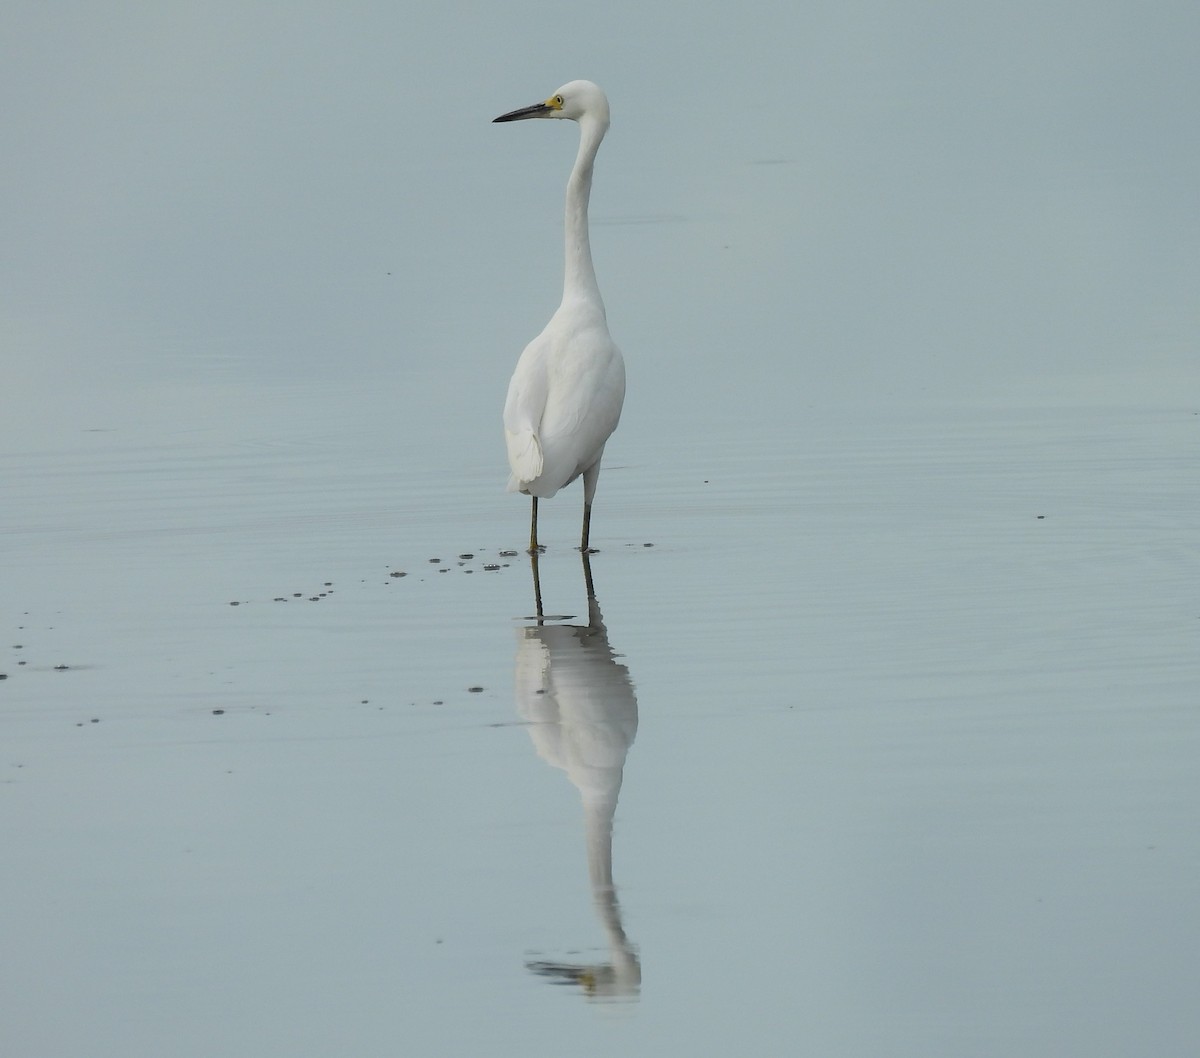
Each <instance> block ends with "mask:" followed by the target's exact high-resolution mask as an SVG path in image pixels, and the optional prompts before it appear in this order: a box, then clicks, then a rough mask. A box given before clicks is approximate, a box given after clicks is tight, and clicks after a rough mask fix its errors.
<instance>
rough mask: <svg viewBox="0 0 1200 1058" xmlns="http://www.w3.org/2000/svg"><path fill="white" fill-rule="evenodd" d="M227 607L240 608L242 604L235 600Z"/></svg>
mask: <svg viewBox="0 0 1200 1058" xmlns="http://www.w3.org/2000/svg"><path fill="white" fill-rule="evenodd" d="M229 605H230V606H241V605H242V604H241V603H240V602H238V601H237V600H236V599H234V600H233V602H231V603H230V604H229Z"/></svg>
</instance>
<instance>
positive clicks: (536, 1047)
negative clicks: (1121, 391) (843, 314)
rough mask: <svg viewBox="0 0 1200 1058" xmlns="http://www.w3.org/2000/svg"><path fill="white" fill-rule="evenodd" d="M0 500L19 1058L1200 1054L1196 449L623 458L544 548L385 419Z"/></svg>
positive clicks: (1152, 429)
mask: <svg viewBox="0 0 1200 1058" xmlns="http://www.w3.org/2000/svg"><path fill="white" fill-rule="evenodd" d="M208 396H209V398H210V400H209V402H208V404H207V406H204V405H205V402H204V401H202V400H200V401H198V402H197V404H198V405H199V406H198V407H195V408H192V409H191V410H187V411H184V412H181V413H180V414H179V415H178V416H173V415H166V414H163V415H160V416H158V417H146V418H143V419H142V420H141V421H133V422H130V421H128V420H125V419H118V420H116V421H115V422H105V421H98V422H95V423H94V424H91V423H76V424H74V425H73V427H72V428H71V429H47V430H46V431H44V432H43V433H42V434H39V435H35V436H31V437H28V438H26V439H25V440H24V442H23V443H22V444H20V445H18V446H16V448H15V450H14V451H13V453H12V454H10V455H9V456H7V457H5V458H4V460H3V463H2V470H3V476H4V479H5V482H6V485H5V491H6V494H7V495H6V501H5V514H4V518H3V526H2V529H3V532H2V534H0V545H2V546H3V550H4V555H5V567H6V573H5V588H4V610H3V615H2V619H3V621H4V637H5V638H4V649H3V652H2V654H0V658H2V661H0V671H2V672H3V673H4V674H5V675H6V677H7V678H6V679H5V680H4V681H2V682H0V708H2V710H3V711H2V713H0V725H2V728H3V732H4V736H3V746H4V752H3V757H2V759H0V766H2V767H3V773H2V774H3V785H2V787H0V797H2V798H3V802H4V809H3V812H2V813H0V819H2V820H3V822H2V823H0V830H2V833H3V837H4V844H5V847H6V848H7V849H8V850H9V852H8V866H7V868H6V869H5V871H4V872H3V877H2V880H0V897H2V899H0V906H2V907H3V911H0V921H2V922H3V934H4V936H5V949H6V951H7V952H8V953H9V955H8V958H7V959H6V960H5V968H4V971H3V982H2V983H3V988H2V991H3V994H4V996H5V1000H4V1009H5V1016H4V1028H3V1030H0V1033H2V1036H3V1039H4V1043H5V1046H4V1050H5V1052H6V1053H10V1054H14V1055H52V1054H55V1055H57V1054H89V1055H130V1054H172V1055H177V1056H182V1055H211V1054H214V1053H229V1054H254V1055H257V1056H263V1055H274V1054H279V1055H310V1054H311V1055H323V1054H331V1053H355V1054H384V1053H397V1054H428V1055H440V1054H446V1055H451V1054H484V1053H487V1054H494V1055H523V1056H525V1055H542V1054H545V1055H550V1054H561V1053H563V1052H564V1051H569V1052H573V1053H580V1054H596V1055H608V1054H613V1055H615V1054H650V1053H656V1054H693V1055H727V1054H735V1053H750V1054H765V1053H782V1051H781V1050H780V1048H781V1047H782V1048H783V1050H785V1051H787V1052H788V1053H804V1052H807V1051H811V1052H813V1053H819V1054H827V1055H883V1054H888V1055H914V1056H916V1055H921V1056H928V1055H932V1054H944V1055H961V1054H976V1055H981V1054H995V1055H1011V1054H1054V1055H1058V1056H1064V1055H1081V1056H1082V1055H1087V1056H1097V1055H1125V1054H1133V1053H1142V1054H1155V1055H1183V1054H1186V1053H1189V1052H1190V1049H1191V1048H1192V1046H1193V1045H1194V1041H1195V1039H1196V1037H1197V1034H1198V1033H1200V1017H1198V1016H1197V1014H1196V1013H1195V1012H1194V1010H1195V1003H1194V996H1195V994H1196V992H1197V990H1198V988H1200V974H1198V973H1197V963H1196V956H1195V953H1196V951H1197V949H1198V948H1200V928H1198V923H1200V915H1198V914H1197V911H1196V907H1197V904H1196V898H1195V897H1196V891H1195V879H1196V877H1197V874H1198V872H1200V850H1198V844H1197V840H1196V810H1197V788H1198V787H1197V778H1198V776H1197V771H1196V760H1197V755H1198V751H1200V737H1198V736H1200V722H1198V720H1197V713H1196V706H1195V699H1196V689H1197V686H1200V650H1198V649H1197V645H1196V644H1197V632H1198V630H1200V623H1198V622H1200V610H1198V609H1197V604H1196V587H1197V581H1196V573H1195V570H1196V559H1197V550H1196V540H1197V529H1198V528H1200V525H1198V522H1200V503H1198V501H1197V492H1196V487H1195V486H1196V477H1195V467H1196V465H1197V462H1196V457H1197V454H1198V451H1197V449H1198V439H1200V419H1198V418H1197V416H1196V414H1195V413H1194V411H1193V410H1192V409H1182V408H1180V409H1176V408H1169V407H1141V406H1138V407H1132V406H1131V407H1124V408H1103V409H1093V408H1074V409H1053V410H1051V409H1021V408H1010V409H999V410H997V409H991V410H985V411H976V412H969V413H968V412H962V411H956V412H948V411H945V410H940V411H939V410H931V409H916V408H914V409H912V410H910V411H900V412H897V411H892V412H889V413H886V414H881V413H878V412H876V411H871V410H868V409H861V408H860V409H852V408H847V409H842V410H826V411H823V412H821V413H819V414H818V413H815V412H814V413H812V414H810V415H806V416H804V417H802V418H801V420H800V421H799V422H798V423H797V424H796V425H794V426H793V425H788V426H786V427H782V426H781V427H779V428H776V429H774V430H772V429H771V428H769V427H766V428H764V429H763V430H762V431H761V432H760V433H759V434H749V435H744V436H743V437H742V438H741V439H740V440H739V441H738V442H737V443H734V444H730V443H729V441H728V440H727V439H725V440H723V441H721V442H720V443H718V441H717V440H713V439H708V438H706V437H705V436H704V435H700V434H696V435H695V436H691V435H689V434H688V432H687V431H686V430H685V431H682V432H681V440H679V441H677V442H673V443H671V444H669V445H666V446H663V445H662V444H661V443H659V444H657V445H654V444H650V443H648V442H647V439H646V431H647V430H648V429H649V427H647V426H646V425H641V426H639V425H638V423H637V422H636V420H635V421H633V422H632V423H630V424H628V425H627V426H625V427H623V428H622V430H623V433H622V434H619V435H618V438H619V439H620V440H619V441H614V443H613V445H612V446H611V450H610V459H609V464H608V469H607V470H606V471H605V474H604V476H603V478H602V481H601V485H600V492H599V498H598V500H597V508H596V519H595V522H594V534H595V537H596V542H597V544H598V546H599V549H600V551H599V553H598V554H597V555H595V556H594V557H593V558H592V561H591V564H590V565H591V569H590V573H591V577H592V583H593V586H594V598H593V599H592V600H591V601H590V602H589V596H588V590H587V581H586V578H585V569H584V567H583V564H582V562H581V559H580V556H579V555H578V554H577V553H576V552H574V551H572V550H571V543H572V541H573V540H574V539H575V538H576V535H577V531H578V526H577V520H578V504H579V502H580V501H579V496H578V495H577V487H575V488H573V489H572V490H571V491H569V492H568V493H565V494H563V495H562V496H561V497H560V498H559V499H557V500H556V501H554V502H553V503H552V504H548V505H546V506H545V508H544V511H545V514H544V531H545V534H546V538H547V541H548V543H549V544H550V548H549V550H548V552H547V554H546V555H545V556H544V557H543V558H542V559H541V561H540V563H539V569H538V574H539V584H540V588H541V592H542V596H543V603H544V610H545V613H546V614H547V615H549V618H550V619H549V620H547V621H545V622H543V623H540V624H539V623H538V622H537V621H536V620H534V619H533V614H534V611H535V601H534V591H533V581H532V577H531V569H530V565H529V560H528V558H527V556H525V555H524V554H523V553H510V552H516V551H517V549H518V548H519V547H520V544H521V541H522V538H523V536H524V534H525V532H526V516H527V512H526V509H525V501H524V500H520V499H517V498H515V497H512V496H506V495H504V494H503V492H502V491H501V490H502V487H503V481H504V471H503V467H502V466H501V465H500V463H501V462H502V458H503V457H502V450H501V446H500V444H499V440H498V437H496V438H492V436H491V431H490V427H489V431H488V432H487V434H486V435H487V437H488V439H489V440H488V444H491V445H492V447H491V448H488V447H487V446H484V445H480V446H478V447H477V446H475V445H474V443H473V441H474V439H473V438H471V439H469V440H471V442H472V443H466V442H463V443H461V444H460V445H459V446H458V447H449V448H447V447H442V448H440V449H439V455H438V458H437V460H436V462H434V461H431V460H429V459H427V458H426V457H425V456H424V454H423V452H424V451H425V450H424V449H422V448H421V447H420V446H418V445H413V444H411V443H410V442H409V440H408V432H407V431H406V430H405V428H404V427H403V425H401V424H400V422H399V421H398V420H397V419H396V418H395V417H394V416H392V415H390V414H389V413H388V412H387V410H386V408H385V407H384V406H383V405H382V404H379V405H378V406H376V405H372V404H371V403H370V402H369V401H368V403H367V404H366V405H365V406H364V405H363V404H362V398H361V395H351V394H349V392H348V391H338V390H336V389H334V390H325V391H320V392H318V391H317V390H315V389H306V388H304V387H294V388H292V389H289V390H280V391H277V392H273V393H271V394H269V399H268V400H264V401H263V402H262V404H261V405H260V406H259V408H258V413H257V414H256V415H254V416H243V415H241V414H240V413H239V412H237V411H235V410H232V409H230V408H229V407H227V406H225V405H223V404H222V395H221V394H220V393H219V392H214V393H212V394H209V395H208Z"/></svg>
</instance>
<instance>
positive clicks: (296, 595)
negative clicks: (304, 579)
mask: <svg viewBox="0 0 1200 1058" xmlns="http://www.w3.org/2000/svg"><path fill="white" fill-rule="evenodd" d="M292 598H293V599H303V598H304V592H302V591H294V592H292Z"/></svg>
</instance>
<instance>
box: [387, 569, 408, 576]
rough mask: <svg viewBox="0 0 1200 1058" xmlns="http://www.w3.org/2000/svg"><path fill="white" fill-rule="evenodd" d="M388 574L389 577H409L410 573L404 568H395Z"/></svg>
mask: <svg viewBox="0 0 1200 1058" xmlns="http://www.w3.org/2000/svg"><path fill="white" fill-rule="evenodd" d="M388 576H389V577H407V576H408V574H407V573H405V572H404V570H402V569H394V570H392V572H391V573H389V574H388Z"/></svg>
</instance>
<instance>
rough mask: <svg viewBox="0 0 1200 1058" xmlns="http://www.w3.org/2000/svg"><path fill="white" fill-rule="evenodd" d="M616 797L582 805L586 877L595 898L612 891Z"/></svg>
mask: <svg viewBox="0 0 1200 1058" xmlns="http://www.w3.org/2000/svg"><path fill="white" fill-rule="evenodd" d="M616 811H617V799H616V796H615V791H614V796H613V798H612V799H611V800H609V799H608V798H604V799H603V800H596V801H594V802H591V803H587V802H586V801H585V803H584V806H583V815H584V826H585V827H586V829H587V857H588V877H589V878H590V879H591V882H592V892H593V893H594V894H596V897H597V899H599V895H600V893H601V892H604V891H607V892H609V893H611V892H612V891H613V873H612V833H613V816H614V815H615V814H616Z"/></svg>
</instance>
